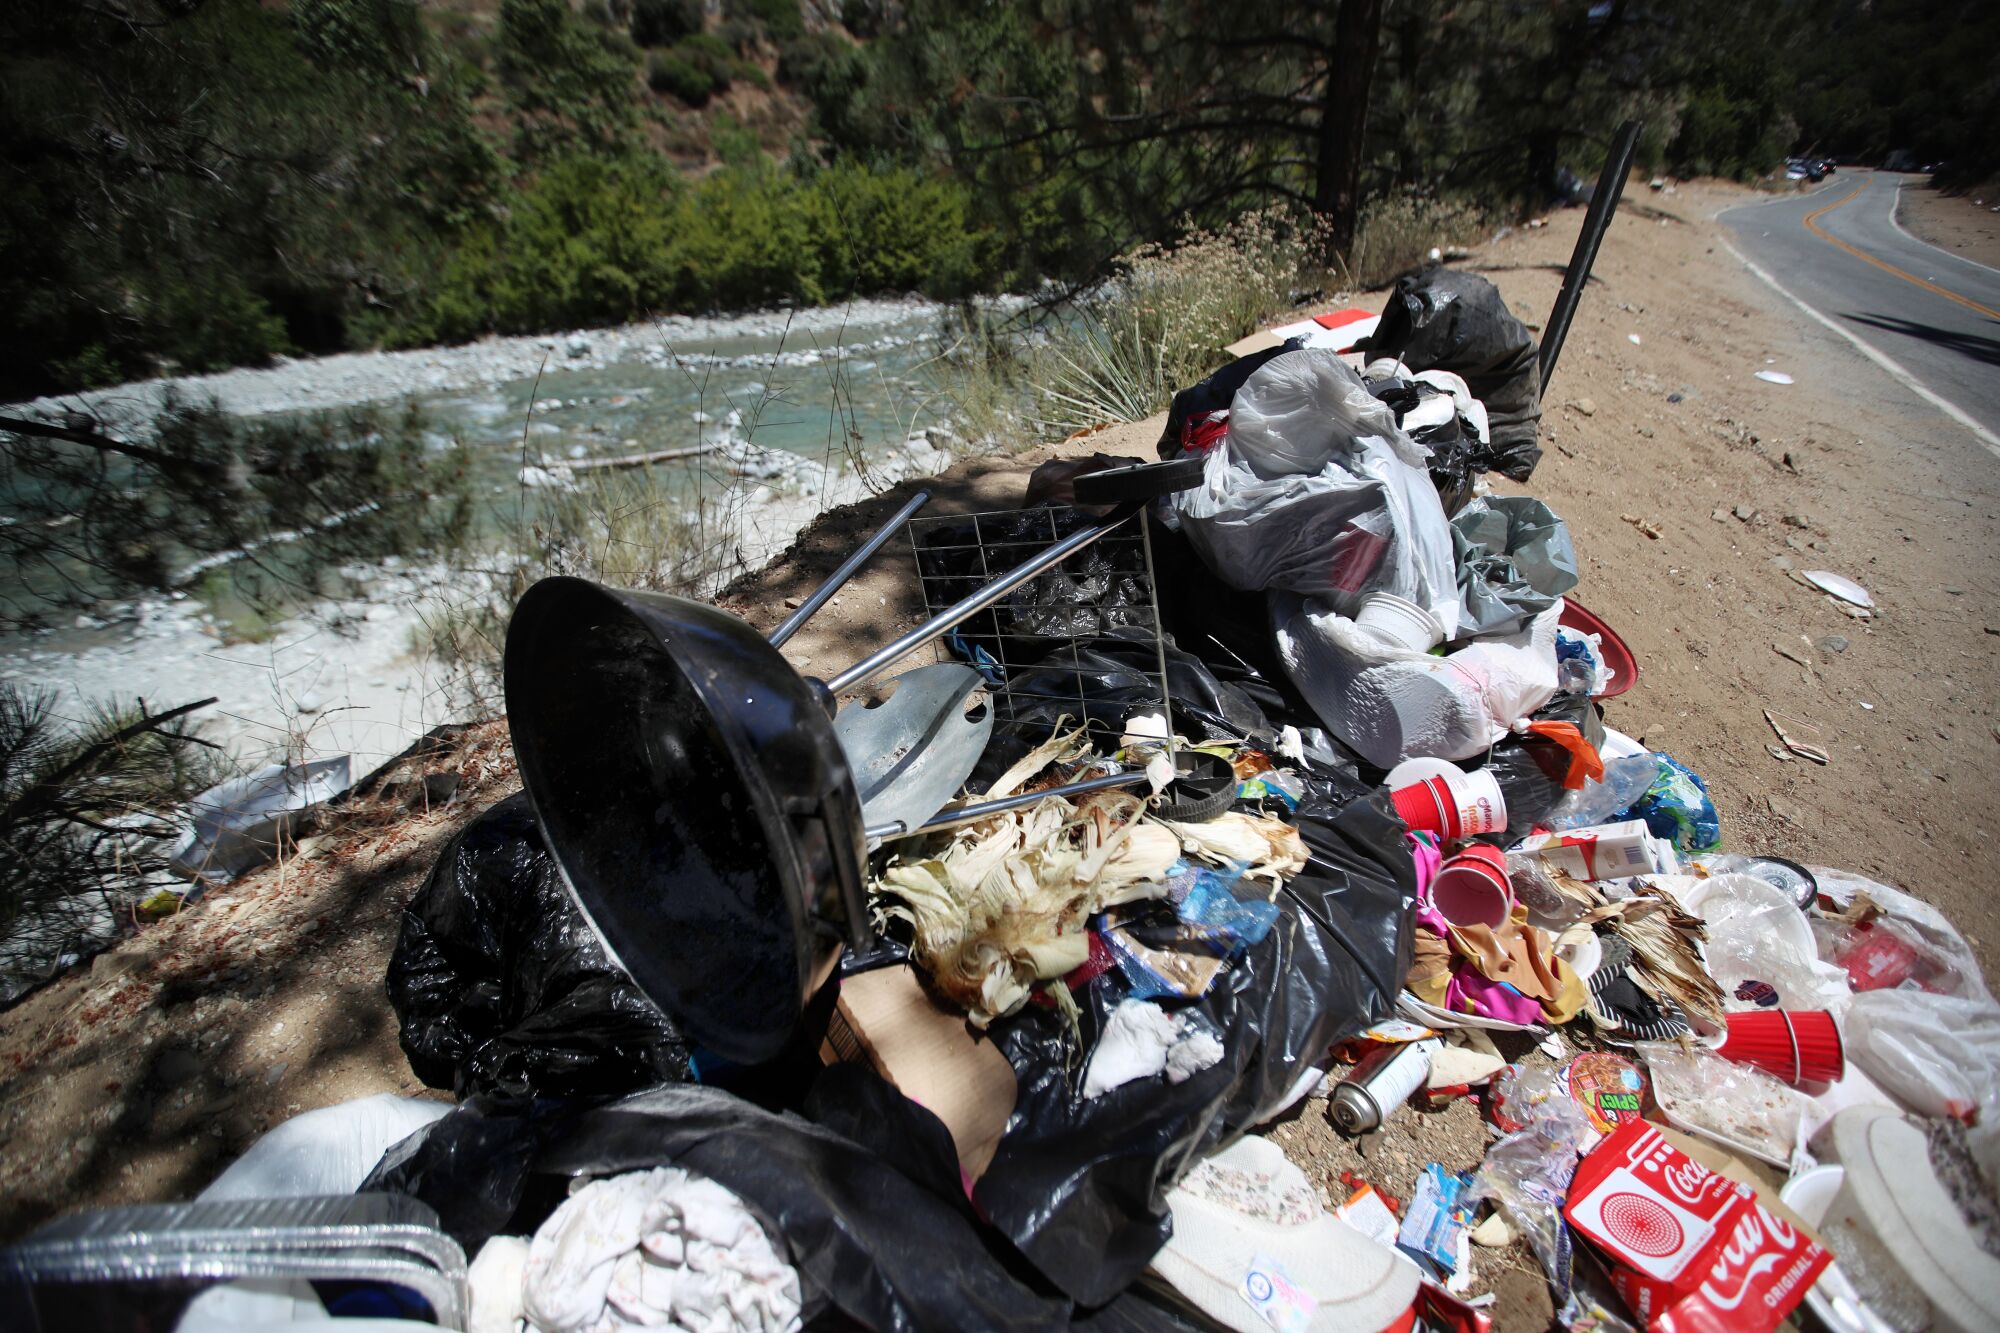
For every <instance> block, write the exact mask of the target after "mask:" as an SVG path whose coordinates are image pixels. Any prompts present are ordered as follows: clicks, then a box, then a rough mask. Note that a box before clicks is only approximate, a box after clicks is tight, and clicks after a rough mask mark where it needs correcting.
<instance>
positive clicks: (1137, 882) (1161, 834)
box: [875, 747, 1180, 1027]
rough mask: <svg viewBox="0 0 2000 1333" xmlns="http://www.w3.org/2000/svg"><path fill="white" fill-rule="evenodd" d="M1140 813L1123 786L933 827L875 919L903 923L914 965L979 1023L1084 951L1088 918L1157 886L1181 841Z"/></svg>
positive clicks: (900, 869) (1022, 998)
mask: <svg viewBox="0 0 2000 1333" xmlns="http://www.w3.org/2000/svg"><path fill="white" fill-rule="evenodd" d="M1044 748H1045V749H1050V747H1044ZM1050 752H1051V753H1055V754H1061V753H1063V752H1064V751H1062V750H1060V749H1051V750H1050ZM1032 776H1033V773H1032V772H1030V773H1027V774H1023V775H1017V776H1014V777H1012V778H1010V779H1008V780H1009V781H1011V782H1013V783H1014V784H1015V785H1017V786H1018V785H1019V784H1020V783H1022V782H1024V781H1026V779H1027V778H1028V777H1032ZM1143 808H1144V806H1143V803H1142V802H1141V800H1140V799H1139V798H1138V797H1136V796H1133V795H1131V794H1129V793H1126V792H1093V793H1092V794H1090V795H1088V796H1085V797H1083V798H1081V799H1080V800H1078V801H1075V802H1072V801H1070V800H1068V799H1066V798H1064V797H1059V796H1052V797H1049V798H1048V799H1047V800H1043V801H1037V802H1036V803H1035V804H1033V805H1031V806H1028V807H1026V808H1025V809H1021V810H1010V811H1007V812H1004V813H1002V814H998V815H994V816H992V817H991V818H988V819H984V820H981V821H979V822H978V823H976V824H967V825H964V826H962V827H960V828H958V829H955V830H952V831H950V832H949V833H945V834H940V835H938V836H937V837H936V838H934V839H931V840H928V841H926V842H924V843H921V844H918V845H917V846H916V848H915V849H914V850H915V854H914V855H905V856H899V857H897V858H896V859H895V860H893V861H892V862H891V863H890V865H889V866H888V868H887V869H886V870H885V871H884V872H883V874H882V878H881V879H880V881H878V882H877V884H876V885H875V889H876V892H877V894H878V899H879V901H878V906H877V909H876V910H877V914H878V916H879V917H881V918H882V919H884V920H889V919H901V920H904V921H907V922H909V923H910V925H911V926H912V927H913V928H914V930H915V933H916V939H915V953H916V957H917V961H918V963H919V964H921V965H922V966H923V968H924V969H925V970H926V971H927V972H929V973H930V974H931V978H932V980H933V981H934V982H935V983H936V984H937V987H938V989H939V990H940V991H941V992H943V994H944V995H945V996H946V997H947V998H949V999H950V1000H952V1001H953V1002H954V1003H956V1004H959V1005H961V1006H963V1007H964V1008H965V1010H966V1012H967V1013H968V1014H969V1015H970V1016H971V1018H972V1021H973V1023H974V1024H975V1025H977V1026H980V1027H984V1026H985V1025H986V1024H987V1023H988V1022H990V1021H992V1019H994V1018H996V1017H999V1016H1001V1015H1004V1014H1009V1013H1012V1012H1013V1011H1014V1010H1016V1009H1018V1008H1020V1007H1021V1005H1022V1004H1023V1003H1025V1002H1026V1001H1027V998H1028V993H1029V991H1030V990H1031V989H1032V988H1033V986H1034V985H1035V983H1036V982H1038V981H1044V980H1048V979H1051V978H1054V977H1059V976H1062V975H1063V974H1064V973H1066V972H1069V971H1071V970H1073V969H1074V968H1076V967H1078V966H1079V965H1081V964H1082V963H1083V962H1084V961H1085V960H1086V959H1087V958H1088V957H1089V956H1090V937H1089V934H1088V928H1087V926H1086V924H1085V923H1086V922H1087V921H1088V919H1089V918H1090V917H1091V916H1092V915H1094V914H1095V913H1097V912H1100V911H1102V910H1103V909H1104V908H1106V907H1109V906H1114V905H1116V904H1118V903H1125V902H1133V901H1136V900H1138V899H1141V898H1150V897H1158V896H1159V895H1160V894H1161V893H1163V892H1165V884H1164V883H1163V880H1164V877H1165V875H1166V872H1167V868H1168V867H1169V866H1171V865H1172V864H1173V863H1174V861H1175V859H1176V858H1177V857H1178V856H1179V855H1180V842H1179V840H1178V839H1177V838H1175V837H1174V836H1173V835H1172V834H1171V833H1169V832H1167V830H1165V829H1162V828H1159V827H1158V826H1156V825H1150V824H1145V823H1142V822H1140V818H1139V816H1140V812H1141V811H1142V809H1143Z"/></svg>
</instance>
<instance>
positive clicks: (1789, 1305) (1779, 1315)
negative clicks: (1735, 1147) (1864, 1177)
mask: <svg viewBox="0 0 2000 1333" xmlns="http://www.w3.org/2000/svg"><path fill="white" fill-rule="evenodd" d="M1696 1152H1699V1153H1700V1154H1701V1155H1702V1156H1704V1157H1706V1156H1708V1154H1707V1152H1706V1151H1705V1150H1703V1149H1699V1148H1697V1147H1696V1146H1695V1145H1694V1144H1693V1143H1691V1142H1690V1141H1689V1140H1687V1139H1685V1138H1683V1137H1682V1136H1680V1135H1678V1134H1675V1133H1673V1132H1672V1131H1671V1130H1662V1129H1661V1128H1660V1127H1659V1126H1657V1125H1654V1124H1651V1123H1649V1122H1647V1121H1644V1120H1634V1121H1630V1122H1628V1123H1626V1124H1624V1125H1621V1126H1620V1127H1619V1128H1618V1129H1617V1131H1616V1132H1614V1133H1612V1134H1611V1135H1609V1136H1608V1137H1606V1138H1605V1140H1604V1141H1603V1142H1602V1143H1600V1144H1599V1145H1598V1146H1597V1147H1596V1149H1595V1150H1593V1151H1592V1152H1591V1154H1590V1155H1589V1156H1588V1157H1586V1158H1584V1159H1583V1161H1582V1162H1581V1163H1580V1164H1579V1165H1578V1166H1577V1169H1576V1178H1575V1180H1574V1181H1573V1182H1572V1183H1571V1185H1570V1191H1569V1201H1568V1202H1567V1203H1565V1204H1564V1205H1563V1216H1564V1217H1566V1218H1568V1219H1569V1224H1570V1225H1571V1226H1573V1227H1575V1228H1576V1230H1577V1231H1578V1233H1580V1234H1581V1235H1582V1236H1584V1237H1585V1238H1586V1239H1587V1240H1589V1241H1590V1242H1591V1243H1592V1244H1593V1245H1595V1246H1596V1247H1597V1248H1598V1249H1599V1250H1600V1251H1601V1252H1602V1253H1603V1254H1604V1255H1605V1257H1606V1258H1607V1259H1609V1260H1610V1262H1611V1284H1612V1286H1613V1287H1615V1288H1616V1289H1617V1291H1618V1294H1619V1295H1620V1296H1622V1297H1624V1299H1625V1303H1626V1304H1627V1305H1629V1306H1631V1307H1632V1313H1634V1314H1635V1315H1637V1316H1638V1317H1639V1318H1640V1320H1641V1321H1642V1322H1643V1323H1644V1324H1645V1326H1646V1328H1647V1329H1648V1330H1650V1331H1651V1333H1771V1330H1773V1329H1775V1328H1777V1326H1778V1325H1779V1324H1780V1323H1782V1322H1783V1321H1784V1318H1785V1316H1786V1315H1787V1314H1789V1313H1791V1311H1792V1309H1793V1308H1794V1307H1795V1306H1797V1305H1798V1303H1799V1302H1800V1301H1801V1300H1802V1299H1804V1297H1805V1294H1806V1289H1807V1288H1808V1287H1810V1286H1812V1284H1813V1283H1814V1282H1816V1281H1818V1280H1819V1275H1820V1272H1821V1270H1823V1269H1824V1268H1825V1267H1826V1266H1827V1264H1828V1262H1830V1261H1829V1259H1828V1256H1827V1252H1826V1247H1825V1246H1823V1245H1821V1244H1820V1243H1819V1240H1818V1238H1817V1237H1815V1236H1814V1235H1813V1234H1812V1233H1811V1232H1810V1231H1808V1230H1807V1229H1806V1228H1805V1226H1804V1224H1803V1223H1801V1222H1800V1221H1799V1220H1798V1218H1797V1217H1795V1216H1793V1214H1792V1213H1791V1210H1790V1209H1787V1208H1785V1207H1784V1205H1782V1204H1780V1203H1778V1202H1777V1201H1776V1199H1774V1198H1771V1197H1768V1196H1767V1195H1766V1194H1765V1193H1764V1191H1763V1190H1762V1189H1761V1188H1759V1187H1757V1186H1754V1185H1752V1184H1751V1183H1750V1180H1751V1179H1752V1178H1751V1177H1750V1176H1749V1173H1748V1172H1747V1171H1744V1170H1743V1168H1742V1165H1741V1163H1737V1162H1734V1161H1733V1159H1727V1158H1724V1159H1722V1163H1723V1164H1724V1165H1728V1166H1734V1167H1735V1168H1736V1171H1737V1172H1739V1173H1741V1175H1742V1177H1743V1178H1742V1179H1739V1178H1737V1176H1736V1175H1733V1174H1725V1173H1724V1171H1722V1170H1715V1169H1711V1168H1710V1167H1709V1166H1708V1165H1705V1164H1704V1163H1703V1162H1701V1161H1697V1160H1696V1159H1695V1156H1694V1155H1692V1154H1693V1153H1696Z"/></svg>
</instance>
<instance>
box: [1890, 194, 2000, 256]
mask: <svg viewBox="0 0 2000 1333" xmlns="http://www.w3.org/2000/svg"><path fill="white" fill-rule="evenodd" d="M1996 207H2000V181H1996V182H1992V183H1990V184H1988V185H1986V186H1982V187H1979V188H1977V189H1972V190H1966V191H1963V192H1959V193H1947V192H1946V191H1943V190H1940V189H1938V188H1937V187H1936V186H1935V185H1932V184H1931V183H1930V182H1929V181H1919V180H1915V179H1911V180H1908V181H1905V182H1904V184H1903V192H1902V193H1901V194H1900V195H1898V196H1897V198H1896V221H1897V222H1898V223H1900V224H1901V225H1902V227H1903V228H1904V230H1906V231H1908V232H1909V233H1910V234H1911V235H1913V236H1915V237H1916V238H1917V239H1918V240H1920V241H1927V242H1929V243H1930V244H1932V245H1935V246H1936V247H1938V249H1940V250H1948V251H1950V252H1951V253H1952V254H1955V255H1963V256H1964V257H1965V258H1967V259H1971V260H1975V261H1977V262H1978V263H1981V264H1984V265H1986V266H1987V267H1988V268H2000V212H1996V211H1995V209H1996Z"/></svg>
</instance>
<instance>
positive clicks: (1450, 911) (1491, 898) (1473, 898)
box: [1431, 842, 1514, 928]
mask: <svg viewBox="0 0 2000 1333" xmlns="http://www.w3.org/2000/svg"><path fill="white" fill-rule="evenodd" d="M1431 906H1432V907H1435V908H1436V909H1437V911H1438V915H1439V916H1442V917H1443V918H1444V919H1445V920H1446V921H1448V922H1450V923H1451V924H1452V925H1454V926H1492V927H1495V928H1497V927H1499V926H1503V925H1505V924H1506V923H1507V917H1508V914H1509V913H1511V912H1512V911H1513V910H1514V888H1513V885H1511V884H1509V883H1508V882H1507V854H1506V853H1505V852H1503V851H1501V850H1500V849H1499V848H1498V847H1490V846H1488V845H1487V844H1485V843H1483V842H1479V843H1474V844H1473V845H1472V846H1470V847H1467V848H1466V849H1465V850H1464V851H1462V852H1460V853H1459V854H1458V855H1456V856H1454V857H1452V858H1451V859H1450V860H1448V861H1446V862H1445V863H1444V864H1443V865H1442V866H1440V867H1439V868H1438V872H1437V878H1435V879H1433V880H1432V881H1431Z"/></svg>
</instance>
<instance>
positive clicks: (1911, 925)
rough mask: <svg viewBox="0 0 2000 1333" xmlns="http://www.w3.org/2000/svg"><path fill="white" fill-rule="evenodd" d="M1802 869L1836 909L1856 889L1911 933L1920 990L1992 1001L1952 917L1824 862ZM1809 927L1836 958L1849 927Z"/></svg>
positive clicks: (1823, 952)
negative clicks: (1920, 966) (1921, 964)
mask: <svg viewBox="0 0 2000 1333" xmlns="http://www.w3.org/2000/svg"><path fill="white" fill-rule="evenodd" d="M1807 869H1809V870H1810V871H1811V872H1812V876H1813V879H1814V881H1815V882H1816V883H1817V884H1818V885H1819V892H1820V896H1821V897H1823V898H1826V899H1829V900H1830V901H1831V902H1832V903H1833V904H1834V905H1835V906H1836V907H1839V908H1841V909H1843V910H1844V909H1846V908H1847V907H1848V906H1850V905H1851V904H1852V903H1853V902H1854V898H1855V895H1856V894H1857V893H1866V894H1867V895H1868V896H1869V898H1871V899H1872V900H1873V901H1874V903H1875V905H1876V906H1877V907H1880V908H1881V909H1882V910H1883V911H1884V912H1886V913H1887V914H1888V915H1889V917H1890V918H1891V919H1892V920H1893V921H1894V922H1895V925H1896V928H1897V929H1899V930H1904V931H1908V932H1909V933H1910V934H1911V935H1912V936H1913V937H1914V943H1915V944H1916V946H1917V947H1918V948H1919V949H1920V950H1921V951H1922V953H1923V955H1924V961H1925V964H1926V966H1925V968H1924V972H1925V975H1926V978H1927V979H1926V981H1925V982H1924V988H1926V989H1929V990H1933V991H1938V992H1940V993H1943V994H1947V995H1958V996H1962V997H1964V998H1966V999H1971V1000H1985V1001H1987V1002H1988V1003H1991V1002H1992V1000H1993V996H1992V993H1991V992H1990V991H1988V990H1987V988H1986V978H1985V975H1984V974H1983V973H1982V972H1981V970H1980V967H1979V958H1978V955H1976V954H1974V953H1973V952H1972V946H1971V945H1969V944H1967V943H1966V942H1965V937H1964V936H1963V935H1961V934H1959V933H1958V927H1956V926H1954V925H1952V924H1951V919H1950V918H1949V917H1947V916H1946V915H1945V914H1944V913H1943V912H1940V911H1939V910H1938V909H1937V908H1935V907H1933V906H1932V905H1931V904H1929V903H1927V902H1925V901H1924V900H1923V899H1921V898H1913V897H1911V896H1910V895H1909V894H1907V893H1904V892H1903V891H1902V890H1901V889H1898V888H1894V887H1892V886H1890V885H1888V884H1879V883H1877V882H1876V881H1874V880H1872V879H1869V878H1868V877H1867V876H1865V875H1857V874H1854V873H1853V872H1851V871H1847V870H1833V869H1830V868H1828V867H1826V866H1808V867H1807ZM1813 929H1814V932H1815V934H1817V935H1818V936H1819V948H1820V956H1821V957H1822V958H1825V959H1826V960H1827V961H1828V962H1837V961H1838V955H1839V954H1840V952H1841V949H1842V946H1843V944H1845V943H1846V942H1847V939H1846V937H1847V936H1848V935H1849V934H1851V931H1850V929H1849V928H1848V927H1846V926H1843V925H1841V924H1840V923H1837V922H1833V921H1829V920H1826V919H1820V920H1817V921H1815V923H1814V926H1813Z"/></svg>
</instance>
